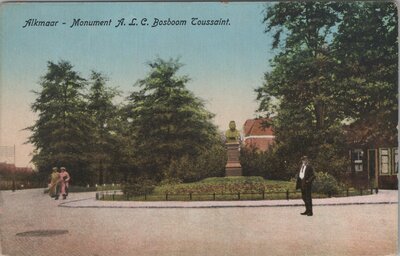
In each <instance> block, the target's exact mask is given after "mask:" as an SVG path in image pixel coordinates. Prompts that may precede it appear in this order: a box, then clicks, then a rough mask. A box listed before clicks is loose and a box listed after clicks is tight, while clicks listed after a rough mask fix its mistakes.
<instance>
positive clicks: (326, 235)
mask: <svg viewBox="0 0 400 256" xmlns="http://www.w3.org/2000/svg"><path fill="white" fill-rule="evenodd" d="M93 196H94V194H93V193H89V194H87V193H79V194H71V195H70V198H69V199H68V200H74V199H80V198H85V197H93ZM1 200H2V201H1V204H0V205H1V213H0V223H1V247H2V250H3V254H5V255H8V256H17V255H18V256H19V255H29V256H32V255H33V256H36V255H38V256H45V255H51V256H54V255H57V256H63V255H66V256H67V255H68V256H73V255H82V256H88V255H91V256H108V255H121V256H122V255H199V256H200V255H229V256H231V255H272V256H274V255H285V256H286V255H379V256H381V255H382V256H383V255H396V254H397V232H398V222H397V209H398V206H397V204H374V205H368V204H367V205H343V206H316V207H315V208H314V214H315V215H314V216H313V217H306V216H301V215H300V214H299V213H300V212H302V211H303V210H304V207H300V206H292V207H249V208H246V207H241V208H235V207H233V208H188V209H182V208H172V209H168V208H165V209H140V208H66V207H58V204H59V203H60V202H59V201H55V200H51V199H50V197H49V196H48V195H45V194H43V191H42V190H24V191H16V192H14V193H13V192H9V191H6V192H1ZM66 231H67V232H66Z"/></svg>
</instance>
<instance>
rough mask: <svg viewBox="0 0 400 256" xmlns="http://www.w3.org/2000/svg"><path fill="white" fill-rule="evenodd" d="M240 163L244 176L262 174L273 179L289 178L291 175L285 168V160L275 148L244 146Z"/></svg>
mask: <svg viewBox="0 0 400 256" xmlns="http://www.w3.org/2000/svg"><path fill="white" fill-rule="evenodd" d="M240 164H241V165H242V170H243V175H244V176H261V177H264V178H266V179H272V180H288V179H289V178H290V177H291V175H290V174H291V173H290V172H289V170H288V169H287V168H285V161H284V160H282V159H281V158H279V157H278V156H277V154H276V152H275V151H274V150H268V151H259V150H257V149H256V148H248V147H244V148H242V149H241V151H240Z"/></svg>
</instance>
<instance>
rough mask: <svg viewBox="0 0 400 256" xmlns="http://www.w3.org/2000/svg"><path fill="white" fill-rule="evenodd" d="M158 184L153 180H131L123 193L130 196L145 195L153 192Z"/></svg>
mask: <svg viewBox="0 0 400 256" xmlns="http://www.w3.org/2000/svg"><path fill="white" fill-rule="evenodd" d="M155 186H156V183H155V182H154V180H152V179H148V178H145V177H138V178H134V179H132V180H130V181H129V182H128V184H126V185H124V186H123V187H122V192H123V193H124V194H129V195H143V194H150V193H152V192H153V190H154V188H155Z"/></svg>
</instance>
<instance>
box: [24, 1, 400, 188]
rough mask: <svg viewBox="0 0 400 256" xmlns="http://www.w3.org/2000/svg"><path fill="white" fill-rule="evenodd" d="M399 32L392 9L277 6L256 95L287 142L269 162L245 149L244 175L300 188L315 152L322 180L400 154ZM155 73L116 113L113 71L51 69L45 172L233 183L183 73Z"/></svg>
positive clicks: (64, 65) (40, 107)
mask: <svg viewBox="0 0 400 256" xmlns="http://www.w3.org/2000/svg"><path fill="white" fill-rule="evenodd" d="M397 22H398V17H397V11H396V7H395V5H394V4H393V3H389V2H353V3H345V2H309V1H305V2H281V3H277V4H273V5H267V7H266V9H265V13H264V23H265V26H266V29H265V32H266V33H269V34H270V35H271V36H272V37H273V39H274V41H273V45H272V48H273V49H274V51H275V53H276V55H275V57H274V58H273V59H272V60H271V62H270V63H271V66H272V70H271V71H270V72H267V73H266V74H265V83H264V84H263V85H262V86H260V87H259V88H257V89H256V93H257V99H258V100H259V102H260V105H259V109H258V111H259V112H260V113H261V114H262V115H266V116H268V117H271V116H273V119H272V120H273V121H272V122H273V123H272V124H273V125H274V130H275V135H276V142H277V143H276V147H275V148H274V149H273V151H270V152H266V153H262V154H260V153H257V152H256V151H254V150H252V149H249V150H243V151H242V158H241V160H242V165H243V168H244V170H243V171H244V173H245V174H247V175H261V176H265V177H268V178H274V179H289V178H290V177H292V176H293V173H294V170H295V169H297V168H298V160H299V159H300V156H301V155H303V154H307V155H309V156H310V157H311V158H312V160H313V163H314V165H316V169H317V170H320V171H325V172H329V173H331V174H334V175H335V176H336V177H338V176H340V175H341V173H343V172H344V171H345V170H346V169H347V168H348V166H349V162H348V157H347V156H348V149H349V148H350V147H352V146H355V145H357V147H378V146H390V145H396V143H397V129H396V125H397V123H398V118H397V112H398V106H397V101H398V93H397V82H398V76H397V74H398V73H397V72H398V57H397V55H398V41H397V40H398V39H397V38H398V34H397V33H398V27H397ZM260 33H261V31H260ZM260 51H261V50H260ZM238 61H239V60H238ZM149 67H150V72H149V73H148V75H147V76H146V77H145V78H144V79H140V80H138V81H137V82H136V84H135V86H136V88H137V89H136V90H135V91H134V92H132V93H131V94H130V96H129V97H128V98H126V99H125V100H124V101H123V102H122V103H120V104H115V101H116V97H117V96H120V92H119V91H117V90H116V89H113V88H110V87H108V86H107V79H106V77H105V76H104V75H102V74H101V73H98V72H92V74H91V76H90V77H89V78H88V79H85V78H83V77H81V76H80V75H79V74H78V73H77V72H76V71H74V70H73V67H72V65H71V64H70V63H68V62H66V61H60V62H59V63H52V62H49V63H48V71H47V73H46V74H45V75H44V76H43V77H42V79H41V82H40V86H41V90H40V91H37V92H35V93H36V94H37V99H36V101H35V102H34V103H33V104H32V110H33V111H34V112H36V113H37V114H38V120H37V121H36V123H35V124H34V125H33V126H32V127H29V128H28V129H29V130H31V131H32V136H31V137H30V138H29V142H30V143H32V144H33V145H35V147H36V151H35V152H34V156H33V162H34V164H35V165H36V166H37V167H38V169H39V170H40V171H41V172H42V173H48V172H49V171H50V170H51V167H52V166H66V167H67V168H69V169H70V172H71V174H72V176H73V179H74V182H75V183H77V184H86V183H92V184H93V183H103V182H112V181H120V180H121V179H122V180H125V181H128V180H129V178H130V177H133V178H134V177H139V176H140V177H148V178H152V179H155V180H158V181H160V180H163V179H179V180H183V181H194V180H198V179H201V178H204V177H207V176H221V175H223V173H224V165H225V162H226V153H225V150H224V147H223V144H222V142H221V138H220V136H219V134H218V132H217V128H216V127H215V126H214V125H213V123H212V121H211V120H212V118H213V114H212V113H210V112H208V111H207V110H206V109H205V107H204V103H203V102H202V101H201V100H200V99H199V98H197V97H196V96H195V95H193V93H192V92H190V91H189V90H187V89H186V84H187V83H188V82H189V78H188V77H187V76H178V75H177V72H178V71H179V69H180V67H181V64H180V63H179V62H178V61H177V60H169V61H165V60H161V59H157V60H155V61H154V62H151V63H149ZM266 125H269V124H266Z"/></svg>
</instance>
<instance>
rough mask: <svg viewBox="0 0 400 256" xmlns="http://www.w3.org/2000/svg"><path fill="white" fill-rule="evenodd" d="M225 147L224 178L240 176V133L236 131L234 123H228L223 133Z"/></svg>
mask: <svg viewBox="0 0 400 256" xmlns="http://www.w3.org/2000/svg"><path fill="white" fill-rule="evenodd" d="M225 138H226V141H225V145H226V148H227V153H228V162H227V163H226V165H225V176H242V166H241V165H240V161H239V153H240V152H239V146H240V133H239V131H238V130H236V124H235V121H230V122H229V130H227V131H226V132H225Z"/></svg>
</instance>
